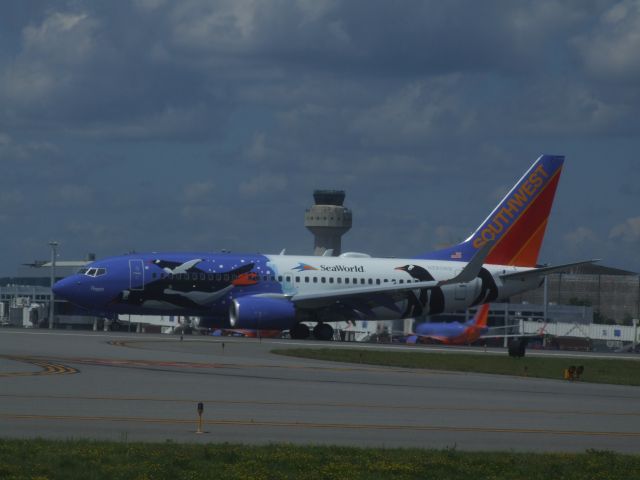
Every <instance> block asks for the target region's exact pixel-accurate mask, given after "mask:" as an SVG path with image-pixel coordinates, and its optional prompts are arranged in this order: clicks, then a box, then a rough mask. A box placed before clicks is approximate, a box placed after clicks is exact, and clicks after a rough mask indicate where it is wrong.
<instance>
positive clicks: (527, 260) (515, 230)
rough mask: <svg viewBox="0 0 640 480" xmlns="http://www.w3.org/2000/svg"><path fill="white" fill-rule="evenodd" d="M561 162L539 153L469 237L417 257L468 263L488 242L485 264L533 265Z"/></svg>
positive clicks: (542, 235) (560, 159) (536, 257)
mask: <svg viewBox="0 0 640 480" xmlns="http://www.w3.org/2000/svg"><path fill="white" fill-rule="evenodd" d="M563 163H564V156H560V155H542V156H540V157H539V158H538V159H537V160H536V161H535V162H534V163H533V165H532V166H531V167H530V168H529V169H528V170H527V171H526V173H525V174H524V175H523V176H522V178H520V180H518V182H516V184H515V185H514V186H513V188H512V189H511V190H510V191H509V193H507V195H506V196H505V197H504V198H503V199H502V201H501V202H500V203H499V204H498V206H497V207H496V208H494V209H493V211H492V212H491V213H490V214H489V216H488V217H487V218H486V219H485V221H484V222H482V224H480V226H479V227H478V228H477V229H476V230H475V232H473V234H472V235H471V236H470V237H469V238H467V239H466V240H465V241H464V242H462V243H461V244H459V245H456V246H454V247H450V248H446V249H443V250H438V251H436V252H433V253H431V254H426V255H423V256H420V257H419V258H425V259H434V260H436V259H437V260H459V261H462V262H469V261H470V260H471V259H472V258H473V256H474V254H475V253H476V251H478V250H479V249H481V248H482V247H483V246H485V245H486V244H487V243H491V244H492V245H493V246H492V247H491V250H490V251H489V253H488V255H487V258H486V260H485V262H484V263H489V264H496V265H517V266H521V267H534V266H535V265H536V263H537V261H538V254H539V253H540V247H541V246H542V240H543V238H544V234H545V230H546V227H547V221H548V218H549V213H550V212H551V205H553V199H554V197H555V193H556V188H557V187H558V181H559V179H560V173H561V171H562V165H563Z"/></svg>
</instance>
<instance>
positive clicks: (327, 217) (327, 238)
mask: <svg viewBox="0 0 640 480" xmlns="http://www.w3.org/2000/svg"><path fill="white" fill-rule="evenodd" d="M344 197H345V193H344V190H315V191H314V192H313V198H314V199H315V201H316V204H315V205H314V206H313V207H311V208H310V209H308V210H307V212H306V213H305V217H304V226H305V227H307V228H308V229H309V231H310V232H311V233H313V235H314V237H315V245H314V249H313V254H314V255H323V254H324V252H325V251H327V250H330V249H331V250H333V255H334V256H337V255H340V252H341V237H342V235H344V234H345V233H346V232H348V231H349V229H350V228H351V210H349V209H348V208H345V207H344V206H343V205H342V204H343V203H344Z"/></svg>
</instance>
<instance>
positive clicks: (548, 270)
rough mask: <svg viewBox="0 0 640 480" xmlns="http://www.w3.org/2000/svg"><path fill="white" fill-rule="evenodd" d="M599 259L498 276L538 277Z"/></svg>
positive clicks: (513, 277)
mask: <svg viewBox="0 0 640 480" xmlns="http://www.w3.org/2000/svg"><path fill="white" fill-rule="evenodd" d="M599 261H600V259H596V260H586V261H582V262H575V263H565V264H563V265H554V266H552V267H542V268H534V269H531V270H527V271H524V272H515V273H506V274H504V275H500V277H501V278H502V279H503V280H523V279H526V278H531V277H540V276H543V275H550V274H552V273H558V272H565V271H567V270H570V269H572V268H575V267H580V266H582V265H592V264H594V263H596V262H599Z"/></svg>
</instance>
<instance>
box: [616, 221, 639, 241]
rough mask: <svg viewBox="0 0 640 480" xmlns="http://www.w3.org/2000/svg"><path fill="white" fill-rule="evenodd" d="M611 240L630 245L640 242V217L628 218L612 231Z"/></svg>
mask: <svg viewBox="0 0 640 480" xmlns="http://www.w3.org/2000/svg"><path fill="white" fill-rule="evenodd" d="M609 238H610V239H612V240H621V241H623V242H628V243H636V242H640V217H633V218H628V219H627V220H626V221H625V222H624V223H621V224H618V225H616V226H614V227H613V228H612V229H611V232H610V233H609Z"/></svg>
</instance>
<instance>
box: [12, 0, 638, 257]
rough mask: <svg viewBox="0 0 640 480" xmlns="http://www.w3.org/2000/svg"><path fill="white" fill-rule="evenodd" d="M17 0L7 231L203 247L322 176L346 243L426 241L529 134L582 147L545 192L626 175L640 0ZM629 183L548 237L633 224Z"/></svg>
mask: <svg viewBox="0 0 640 480" xmlns="http://www.w3.org/2000/svg"><path fill="white" fill-rule="evenodd" d="M28 3H29V5H28V7H25V8H23V9H20V12H21V13H20V12H19V13H16V11H17V10H18V9H11V8H10V7H9V8H8V7H4V8H3V7H2V6H0V27H2V31H3V34H4V35H3V45H2V47H1V48H0V104H2V108H1V109H0V164H1V165H2V167H3V182H4V185H5V186H6V185H11V188H10V189H8V190H7V189H6V188H5V192H13V191H14V190H13V189H17V191H18V192H23V193H22V194H23V198H22V199H19V198H18V197H16V196H15V195H14V196H12V195H8V194H6V193H5V196H4V197H0V201H3V202H5V206H9V205H13V206H15V205H16V203H15V202H17V201H20V202H22V203H21V204H20V205H19V207H20V209H21V210H22V211H23V212H26V215H31V216H32V217H31V219H32V218H34V217H38V222H33V221H31V222H30V223H26V222H25V224H24V227H25V231H29V232H33V239H34V240H33V242H32V243H29V242H12V244H14V245H16V247H15V248H16V249H19V248H21V249H24V248H26V247H25V245H33V246H37V245H40V243H41V242H40V240H39V239H38V238H37V237H38V236H40V237H41V236H43V232H46V233H47V235H48V233H49V232H51V231H54V232H55V231H56V229H58V228H59V229H60V230H58V231H59V232H60V234H61V235H67V236H69V237H71V238H73V241H74V242H77V245H82V244H83V243H84V244H86V243H92V242H94V241H95V242H97V241H99V242H101V243H100V245H102V246H103V247H104V249H109V248H111V249H112V250H117V253H120V252H121V251H124V250H126V249H128V248H131V247H133V246H135V245H134V244H138V245H141V244H143V245H144V244H146V243H147V242H150V240H149V239H150V238H151V239H152V242H153V244H154V248H156V243H161V244H162V245H165V246H168V247H171V248H174V249H175V248H191V247H192V245H195V244H198V245H204V244H205V242H206V243H208V244H210V245H211V247H212V248H213V247H214V246H215V239H216V238H217V236H222V235H226V237H224V243H225V244H224V245H222V246H224V247H225V248H229V247H233V245H232V244H233V242H234V241H239V242H243V241H245V240H243V239H251V241H252V242H253V241H256V236H255V234H254V232H253V231H252V228H254V226H255V225H257V224H264V222H265V218H269V223H270V224H273V222H280V223H279V224H278V228H276V229H274V232H273V233H270V234H267V233H265V234H264V235H262V236H261V237H260V238H259V240H260V242H264V243H266V244H267V245H269V244H271V245H275V250H279V249H280V248H281V247H282V245H281V240H280V237H279V233H278V232H279V231H283V230H285V229H290V227H291V225H294V226H296V225H298V222H297V221H296V220H295V218H298V217H296V215H300V217H299V218H302V217H301V215H302V210H303V208H304V205H306V203H307V201H308V202H310V201H311V192H312V190H313V189H314V188H318V187H328V188H344V189H347V192H348V197H347V198H348V201H349V202H353V203H352V204H353V206H354V208H357V211H356V212H354V213H355V215H356V218H357V222H358V223H357V227H356V225H355V224H354V229H353V230H352V232H350V233H349V239H352V241H353V242H354V246H355V247H356V248H357V249H361V250H365V251H374V250H375V251H376V252H377V253H378V254H381V255H389V254H393V255H402V254H403V253H405V254H406V253H407V252H416V251H417V252H420V251H426V250H428V248H429V247H431V246H433V245H436V244H441V243H451V242H455V241H457V240H459V239H460V238H461V237H465V236H466V235H468V233H469V231H470V229H472V228H473V227H475V226H476V225H477V224H478V223H479V221H480V220H482V218H484V216H486V214H487V213H488V211H490V209H491V208H492V207H493V206H494V205H495V203H496V200H497V199H498V198H500V197H501V196H502V194H503V193H504V192H505V191H506V190H508V188H509V186H510V185H511V184H512V183H513V181H515V179H516V178H517V176H518V175H519V174H520V173H521V172H522V171H523V170H524V168H526V167H527V166H528V164H529V163H530V161H531V160H532V159H533V158H535V156H537V155H538V154H539V153H541V151H552V150H553V151H557V152H559V153H565V152H566V153H567V154H568V155H572V156H573V157H572V158H576V159H580V161H579V162H576V163H572V164H571V165H574V166H575V167H573V166H572V167H571V169H570V168H569V163H568V164H567V169H566V170H565V173H564V174H563V181H562V182H561V184H560V190H559V197H558V198H559V201H561V199H562V195H565V189H567V190H566V196H565V197H564V198H565V200H564V201H565V202H567V200H566V199H567V198H572V199H573V198H581V196H584V190H585V189H589V188H591V190H589V191H590V194H589V197H590V199H593V202H594V204H595V203H596V201H595V198H596V196H597V195H598V194H599V192H600V191H605V192H607V195H606V196H608V197H611V198H608V199H607V201H608V200H610V201H612V202H613V201H616V198H617V197H616V195H618V194H619V195H625V193H623V192H632V191H634V189H633V186H631V187H629V185H632V183H633V182H632V181H631V180H629V179H633V178H635V177H634V175H636V173H638V170H637V166H636V165H637V162H636V159H635V157H634V155H635V154H634V153H631V152H635V151H637V145H636V144H637V133H638V128H639V127H640V123H638V122H637V117H638V111H639V110H640V89H639V88H638V85H640V83H638V82H636V81H633V80H635V79H637V78H638V71H637V68H638V67H637V62H636V63H634V60H633V58H634V55H633V53H634V52H635V51H640V48H636V47H637V45H636V43H637V42H636V40H637V31H639V30H640V27H638V24H637V17H638V3H637V2H632V1H628V0H622V1H620V2H618V3H616V4H613V5H610V4H606V2H605V3H602V2H598V1H595V2H564V3H558V2H555V1H551V0H540V1H536V2H502V1H499V0H498V1H495V2H494V1H487V2H482V3H477V4H476V3H474V2H466V1H462V0H460V1H458V0H453V1H450V2H441V1H435V0H434V1H423V0H407V1H404V2H400V3H396V4H392V3H390V2H387V1H383V0H380V1H379V0H366V1H364V0H362V1H358V0H349V1H343V0H270V1H262V0H260V1H258V0H183V1H180V2H171V1H168V0H132V1H131V2H127V3H125V2H106V3H105V2H103V3H100V2H88V1H84V0H74V1H70V2H63V3H56V4H51V3H49V2H28ZM5 14H6V15H5ZM479 18H482V19H483V21H478V19H479ZM3 22H4V23H3ZM612 79H613V80H615V82H617V83H616V85H615V88H611V83H610V81H611V80H612ZM621 139H623V140H621ZM625 142H626V143H625ZM604 152H606V154H605V153H604ZM623 157H624V158H627V159H628V160H629V162H630V163H629V165H630V167H629V168H628V169H627V170H625V171H624V172H622V171H621V170H620V169H617V168H616V167H615V165H614V163H615V162H616V161H617V158H623ZM603 161H604V162H605V163H606V165H607V167H609V165H610V164H611V168H607V169H606V172H607V175H602V165H603ZM582 172H584V173H582ZM581 175H582V176H581ZM636 176H637V175H636ZM596 177H597V178H598V181H599V182H600V184H599V186H598V188H592V187H591V183H592V182H593V178H596ZM603 177H606V178H603ZM576 178H577V180H576ZM621 178H622V179H621ZM565 179H566V180H570V179H573V180H570V181H568V182H567V181H565ZM46 182H54V183H55V186H56V187H58V191H55V190H51V189H49V188H48V187H46V185H48V183H46ZM571 182H573V183H571ZM590 182H591V183H590ZM607 182H608V183H607ZM629 182H631V183H629ZM623 183H624V184H625V185H626V186H623V187H620V185H621V184H623ZM621 190H622V192H621ZM591 192H592V193H591ZM14 193H15V192H14ZM614 197H615V198H614ZM293 198H298V199H300V202H292V199H293ZM83 199H89V200H88V201H83ZM98 199H100V204H99V205H98V202H97V200H98ZM256 199H259V200H260V201H256ZM305 199H306V200H305ZM618 200H619V199H618ZM631 203H632V202H629V201H628V197H627V198H626V200H625V201H624V202H621V201H617V203H616V207H615V212H616V213H615V214H612V216H611V218H613V215H617V217H616V219H615V220H611V219H610V218H609V217H607V218H608V221H609V222H613V223H614V224H615V223H618V224H619V225H618V226H617V227H615V228H614V229H611V226H610V225H611V223H609V224H607V225H604V223H605V222H604V221H602V220H601V219H602V218H605V215H601V214H598V215H595V216H594V214H593V212H592V211H589V210H593V208H595V207H591V206H584V207H581V208H582V209H581V210H580V211H581V212H582V213H583V214H582V215H581V216H580V218H575V219H573V218H570V219H568V220H569V221H568V222H558V224H559V227H557V228H558V231H557V234H556V235H555V237H554V236H551V237H549V238H548V241H549V245H550V247H549V248H550V249H552V251H553V253H556V252H557V255H558V257H559V258H558V260H560V261H562V260H563V259H562V258H561V252H562V251H569V252H572V251H573V250H571V248H572V247H571V246H572V245H575V244H580V245H583V246H584V249H585V250H587V249H588V248H595V247H596V246H598V245H601V244H603V243H609V244H614V243H618V244H620V243H624V244H626V245H627V246H628V245H629V244H628V243H627V242H626V241H625V239H626V238H630V235H633V231H634V230H633V228H634V224H633V223H632V222H631V223H629V222H628V221H627V220H625V219H626V218H633V217H634V216H635V214H636V213H637V212H633V208H634V207H633V206H632V205H631ZM598 204H602V205H605V204H606V201H602V202H598ZM566 205H567V203H565V211H567V210H570V209H571V208H573V207H571V208H570V207H566ZM621 205H622V206H621ZM98 206H99V207H100V208H97V207H98ZM63 209H64V212H65V215H68V216H69V217H73V218H74V219H75V221H76V223H74V224H73V225H70V226H69V228H66V227H65V226H64V225H66V224H65V223H64V221H61V220H60V212H61V211H63ZM276 211H277V212H278V215H274V214H273V212H276ZM556 211H558V209H556V208H555V207H554V212H556ZM559 211H562V210H559ZM572 211H573V210H572ZM602 211H606V212H610V211H613V210H612V209H611V208H609V207H606V208H605V207H602ZM157 212H162V215H163V218H171V219H172V222H171V225H172V228H171V229H167V228H166V220H164V219H163V220H158V218H157ZM597 212H598V213H600V212H601V210H597ZM554 214H555V213H554ZM0 215H5V217H4V218H5V222H6V221H7V219H6V215H7V213H6V210H3V211H2V212H1V213H0ZM39 215H40V216H39ZM94 217H95V218H94ZM594 217H595V218H594ZM235 218H240V219H242V221H235V220H234V219H235ZM381 218H382V219H384V222H383V224H382V226H381V224H380V223H379V222H380V219H381ZM292 219H293V220H292ZM11 221H15V219H14V218H13V217H12V219H11ZM290 222H292V223H290ZM203 224H207V225H209V224H220V225H225V226H226V227H227V230H229V231H231V230H233V231H234V233H233V235H232V234H230V233H223V232H220V231H215V232H213V231H209V232H205V231H204V228H207V227H204V228H203V227H202V225H203ZM34 225H37V226H34ZM583 225H589V226H588V227H584V226H583ZM132 226H135V227H137V228H131V227H132ZM16 227H17V226H15V225H14V228H12V229H10V230H11V231H14V230H16ZM123 228H124V229H126V230H127V231H128V232H129V233H128V239H127V241H126V242H124V240H123V239H122V238H121V236H118V235H117V234H113V232H121V231H122V230H123ZM194 229H203V231H202V232H201V234H199V235H198V238H196V235H193V236H190V238H189V239H185V237H184V235H183V234H181V233H179V232H183V231H187V230H188V231H194ZM385 229H386V230H385ZM380 230H385V231H384V232H382V233H380ZM296 232H297V230H296ZM296 232H293V233H292V234H291V235H290V236H289V237H288V238H289V239H290V241H291V242H299V245H298V246H300V245H305V246H306V245H307V244H308V243H310V240H309V234H308V233H307V232H305V231H304V229H303V228H302V226H301V225H300V226H299V234H298V233H296ZM609 235H611V236H609ZM98 237H99V238H98ZM598 239H605V240H598ZM68 241H69V240H68ZM186 241H189V242H195V243H189V244H188V245H187V244H185V242H186ZM246 241H247V242H248V241H249V240H246ZM346 241H349V240H348V239H346ZM125 243H127V245H125ZM545 244H546V243H545ZM245 245H248V246H250V247H251V246H253V244H248V243H246V244H245ZM256 246H257V245H256ZM289 247H290V249H291V250H295V248H296V245H293V246H292V245H289ZM34 248H35V247H34ZM38 248H39V247H38ZM254 248H255V247H254ZM260 248H263V247H260ZM300 248H301V249H302V248H303V247H301V246H300ZM305 248H306V247H305ZM85 250H86V248H83V250H82V252H84V251H85ZM309 250H310V248H309V249H305V250H304V251H309ZM614 250H615V249H613V248H612V249H610V250H609V251H611V252H612V256H614V257H615V255H618V256H620V254H616V253H615V251H614ZM7 255H9V256H10V257H14V258H15V257H16V256H19V255H17V254H15V253H13V254H7ZM22 256H26V257H29V256H31V255H22ZM590 256H591V255H590Z"/></svg>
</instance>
